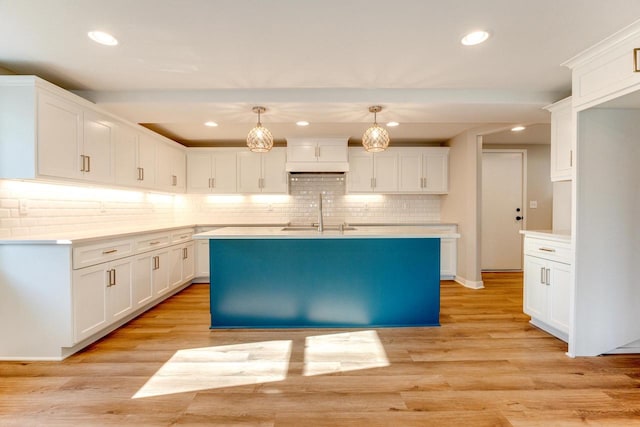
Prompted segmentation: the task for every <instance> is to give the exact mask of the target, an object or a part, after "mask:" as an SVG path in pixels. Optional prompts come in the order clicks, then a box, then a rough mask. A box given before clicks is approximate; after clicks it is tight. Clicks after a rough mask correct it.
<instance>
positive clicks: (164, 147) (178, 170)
mask: <svg viewBox="0 0 640 427" xmlns="http://www.w3.org/2000/svg"><path fill="white" fill-rule="evenodd" d="M157 144H158V145H157V154H158V163H157V168H156V187H157V188H158V189H160V190H164V191H173V192H184V191H185V189H186V188H187V179H186V174H187V166H186V165H187V163H186V156H185V154H184V151H183V150H181V149H179V148H177V147H174V146H171V145H169V144H163V143H162V142H158V143H157Z"/></svg>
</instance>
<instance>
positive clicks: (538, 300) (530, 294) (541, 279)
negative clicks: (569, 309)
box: [524, 256, 547, 319]
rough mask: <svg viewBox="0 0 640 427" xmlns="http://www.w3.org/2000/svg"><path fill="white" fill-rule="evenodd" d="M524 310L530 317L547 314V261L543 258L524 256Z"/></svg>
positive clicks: (540, 316)
mask: <svg viewBox="0 0 640 427" xmlns="http://www.w3.org/2000/svg"><path fill="white" fill-rule="evenodd" d="M524 258H525V259H524V263H525V265H524V312H525V313H527V314H528V315H529V316H531V317H536V318H538V319H545V318H546V316H547V285H546V279H545V277H546V268H547V262H546V261H545V260H543V259H540V258H536V257H532V256H525V257H524Z"/></svg>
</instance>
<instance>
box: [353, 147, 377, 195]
mask: <svg viewBox="0 0 640 427" xmlns="http://www.w3.org/2000/svg"><path fill="white" fill-rule="evenodd" d="M347 191H348V192H350V193H371V192H372V191H373V154H371V153H368V152H366V151H364V150H361V149H354V150H351V149H350V150H349V172H348V173H347Z"/></svg>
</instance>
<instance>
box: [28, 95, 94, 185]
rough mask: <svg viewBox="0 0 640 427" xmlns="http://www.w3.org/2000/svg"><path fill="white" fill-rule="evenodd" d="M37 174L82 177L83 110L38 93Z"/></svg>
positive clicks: (54, 97)
mask: <svg viewBox="0 0 640 427" xmlns="http://www.w3.org/2000/svg"><path fill="white" fill-rule="evenodd" d="M37 138H38V174H39V175H48V176H55V177H60V178H81V177H82V168H83V165H82V159H81V157H80V156H81V155H82V152H81V149H82V108H81V107H80V106H78V105H75V104H73V103H71V102H68V101H65V100H63V99H61V98H58V97H56V96H53V95H49V94H47V93H44V92H39V93H38V136H37Z"/></svg>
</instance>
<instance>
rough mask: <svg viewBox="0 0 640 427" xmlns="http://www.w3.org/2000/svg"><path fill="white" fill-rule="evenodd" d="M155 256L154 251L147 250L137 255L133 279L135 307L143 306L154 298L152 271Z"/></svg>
mask: <svg viewBox="0 0 640 427" xmlns="http://www.w3.org/2000/svg"><path fill="white" fill-rule="evenodd" d="M154 256H155V255H154V254H153V253H152V252H147V253H145V254H142V255H139V256H137V257H135V260H134V280H133V303H134V306H135V307H142V306H143V305H145V304H146V303H148V302H149V301H151V300H152V299H153V296H154V293H153V279H152V277H151V271H152V270H153V268H154Z"/></svg>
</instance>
